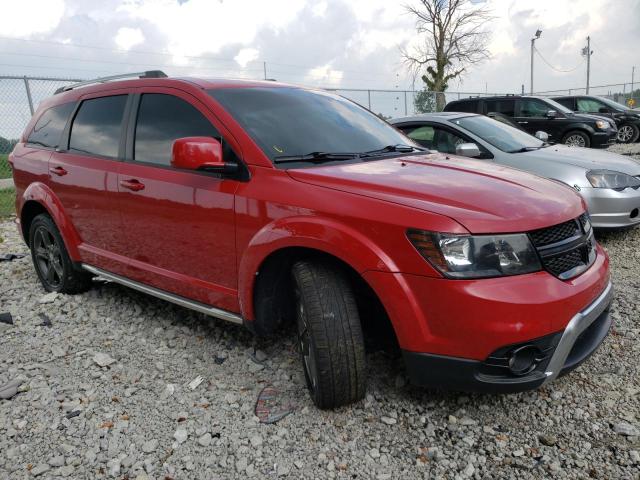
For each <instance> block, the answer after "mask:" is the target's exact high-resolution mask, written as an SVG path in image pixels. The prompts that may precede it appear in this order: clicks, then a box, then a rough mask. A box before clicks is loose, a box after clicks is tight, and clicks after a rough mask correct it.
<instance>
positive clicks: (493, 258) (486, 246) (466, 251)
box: [407, 230, 542, 278]
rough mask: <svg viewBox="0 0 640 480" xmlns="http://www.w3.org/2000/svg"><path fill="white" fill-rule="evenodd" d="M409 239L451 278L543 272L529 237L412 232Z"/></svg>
mask: <svg viewBox="0 0 640 480" xmlns="http://www.w3.org/2000/svg"><path fill="white" fill-rule="evenodd" d="M407 237H408V238H409V240H410V241H411V243H412V244H413V246H414V247H415V248H416V249H417V250H418V252H419V253H420V255H422V256H423V257H424V258H425V259H426V260H427V261H428V262H429V263H431V265H433V266H434V267H435V268H437V269H438V270H439V271H440V272H441V273H442V274H443V275H445V276H446V277H449V278H487V277H501V276H506V275H521V274H523V273H531V272H537V271H539V270H541V269H542V267H541V266H540V260H539V259H538V255H537V254H536V251H535V250H534V248H533V246H532V245H531V242H530V241H529V237H528V236H527V235H526V234H509V235H453V234H447V233H435V232H427V231H424V230H409V231H407Z"/></svg>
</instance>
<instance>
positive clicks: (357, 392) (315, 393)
mask: <svg viewBox="0 0 640 480" xmlns="http://www.w3.org/2000/svg"><path fill="white" fill-rule="evenodd" d="M292 276H293V287H294V293H295V303H296V323H297V331H298V342H299V346H300V353H301V357H302V365H303V368H304V373H305V378H306V381H307V387H308V388H309V392H310V394H311V398H312V399H313V402H314V403H315V404H316V406H317V407H318V408H321V409H329V408H336V407H340V406H342V405H347V404H350V403H353V402H356V401H358V400H360V399H362V398H363V397H364V394H365V386H366V372H365V370H366V368H365V364H366V359H365V351H364V337H363V334H362V327H361V325H360V317H359V315H358V309H357V306H356V300H355V296H354V294H353V290H352V288H351V285H350V282H349V280H348V278H347V275H346V274H345V272H344V271H343V270H341V269H340V268H339V267H338V266H336V265H333V264H331V263H326V262H323V261H312V260H303V261H299V262H297V263H295V264H294V265H293V267H292Z"/></svg>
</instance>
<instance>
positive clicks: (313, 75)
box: [305, 64, 344, 87]
mask: <svg viewBox="0 0 640 480" xmlns="http://www.w3.org/2000/svg"><path fill="white" fill-rule="evenodd" d="M343 77H344V72H342V71H341V70H334V69H333V68H331V65H328V64H327V65H322V66H320V67H316V68H312V69H310V70H309V71H308V72H307V74H306V76H305V83H308V84H313V85H322V86H326V87H335V86H339V85H340V84H341V82H342V78H343Z"/></svg>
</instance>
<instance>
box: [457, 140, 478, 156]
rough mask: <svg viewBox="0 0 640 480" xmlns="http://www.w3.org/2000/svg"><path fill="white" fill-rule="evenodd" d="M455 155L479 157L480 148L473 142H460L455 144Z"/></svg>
mask: <svg viewBox="0 0 640 480" xmlns="http://www.w3.org/2000/svg"><path fill="white" fill-rule="evenodd" d="M456 155H460V156H461V157H469V158H473V157H479V156H480V149H479V148H478V146H477V145H476V144H475V143H460V144H458V145H456Z"/></svg>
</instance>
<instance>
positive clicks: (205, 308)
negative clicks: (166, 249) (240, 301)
mask: <svg viewBox="0 0 640 480" xmlns="http://www.w3.org/2000/svg"><path fill="white" fill-rule="evenodd" d="M82 268H84V269H85V270H87V271H88V272H91V273H93V274H94V275H98V276H100V277H102V278H105V279H107V280H110V281H112V282H115V283H119V284H121V285H124V286H125V287H129V288H133V289H134V290H138V291H139V292H142V293H146V294H148V295H151V296H154V297H157V298H160V299H162V300H166V301H167V302H171V303H175V304H176V305H180V306H181V307H185V308H188V309H190V310H195V311H196V312H200V313H204V314H205V315H209V316H210V317H215V318H219V319H221V320H226V321H227V322H231V323H236V324H238V325H242V323H243V322H242V317H241V316H240V315H236V314H235V313H231V312H227V311H226V310H221V309H219V308H215V307H210V306H209V305H205V304H204V303H200V302H194V301H193V300H188V299H186V298H184V297H180V296H178V295H174V294H173V293H169V292H165V291H164V290H160V289H157V288H154V287H150V286H149V285H145V284H143V283H138V282H136V281H134V280H129V279H128V278H125V277H121V276H120V275H116V274H115V273H109V272H106V271H104V270H102V269H100V268H96V267H92V266H91V265H87V264H85V263H83V264H82Z"/></svg>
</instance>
